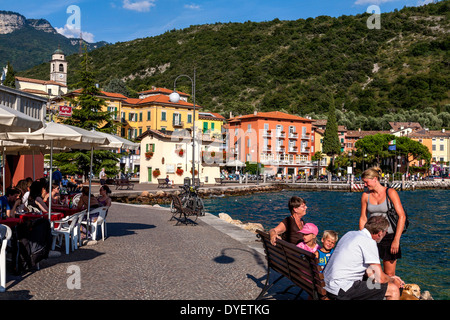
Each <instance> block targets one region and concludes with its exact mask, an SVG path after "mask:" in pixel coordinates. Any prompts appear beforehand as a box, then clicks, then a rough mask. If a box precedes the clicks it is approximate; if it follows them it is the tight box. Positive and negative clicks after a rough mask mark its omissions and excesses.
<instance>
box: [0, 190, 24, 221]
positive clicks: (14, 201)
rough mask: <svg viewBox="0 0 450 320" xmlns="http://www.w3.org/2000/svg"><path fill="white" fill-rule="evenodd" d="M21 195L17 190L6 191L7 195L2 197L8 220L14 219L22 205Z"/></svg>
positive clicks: (0, 200) (1, 200) (3, 209)
mask: <svg viewBox="0 0 450 320" xmlns="http://www.w3.org/2000/svg"><path fill="white" fill-rule="evenodd" d="M20 196H21V193H20V190H19V189H17V188H8V189H6V192H5V195H4V196H1V197H0V206H1V210H2V212H6V216H7V217H8V218H14V215H15V212H16V209H17V207H18V206H19V205H20V204H21V203H22V199H21V198H20Z"/></svg>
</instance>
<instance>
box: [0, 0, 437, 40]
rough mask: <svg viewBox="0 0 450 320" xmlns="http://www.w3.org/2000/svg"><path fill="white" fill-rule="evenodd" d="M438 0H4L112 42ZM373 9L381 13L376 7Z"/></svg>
mask: <svg viewBox="0 0 450 320" xmlns="http://www.w3.org/2000/svg"><path fill="white" fill-rule="evenodd" d="M429 2H432V0H281V1H280V0H277V1H272V0H39V1H31V0H13V1H10V0H0V10H6V11H13V12H18V13H20V14H22V15H23V16H25V17H26V18H27V19H41V18H42V19H46V20H48V21H49V22H50V24H51V25H52V26H53V27H54V28H55V29H56V30H57V31H58V32H59V33H61V34H64V35H65V36H67V37H77V38H78V37H79V35H80V30H81V33H82V35H83V39H84V40H86V41H88V42H97V41H107V42H109V43H116V42H124V41H130V40H134V39H138V38H145V37H152V36H157V35H160V34H163V33H164V32H166V31H169V30H173V29H184V28H188V27H189V26H191V25H201V24H214V23H216V22H224V23H227V22H245V21H253V22H261V21H271V20H273V19H275V18H278V19H280V20H297V19H306V18H310V17H312V18H314V17H317V16H320V15H327V16H331V17H339V16H341V15H356V14H360V13H364V12H367V11H368V8H369V7H370V6H372V5H376V6H378V8H379V10H380V12H381V13H384V12H391V11H394V10H395V9H402V8H403V7H404V6H407V7H410V6H419V5H423V4H427V3H429ZM370 12H371V13H377V12H374V11H370Z"/></svg>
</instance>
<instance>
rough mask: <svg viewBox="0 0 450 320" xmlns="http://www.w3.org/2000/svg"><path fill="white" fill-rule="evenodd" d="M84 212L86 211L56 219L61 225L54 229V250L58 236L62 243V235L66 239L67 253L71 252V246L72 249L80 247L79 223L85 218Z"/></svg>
mask: <svg viewBox="0 0 450 320" xmlns="http://www.w3.org/2000/svg"><path fill="white" fill-rule="evenodd" d="M84 214H85V211H82V212H79V213H75V214H73V215H71V216H69V217H66V218H64V219H62V220H58V221H54V223H59V226H58V227H57V228H56V229H53V231H52V235H53V242H52V250H55V246H56V239H57V238H61V240H60V245H61V242H62V237H64V240H65V245H66V254H69V248H70V249H72V251H75V250H76V249H78V238H79V237H80V232H79V224H80V221H81V220H82V219H83V216H84Z"/></svg>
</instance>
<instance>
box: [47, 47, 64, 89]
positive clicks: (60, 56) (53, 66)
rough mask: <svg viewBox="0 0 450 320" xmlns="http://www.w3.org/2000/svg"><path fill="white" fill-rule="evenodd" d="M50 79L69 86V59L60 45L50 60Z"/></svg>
mask: <svg viewBox="0 0 450 320" xmlns="http://www.w3.org/2000/svg"><path fill="white" fill-rule="evenodd" d="M50 80H52V81H56V82H59V83H61V84H63V85H65V86H67V61H66V58H65V55H64V52H63V51H62V50H61V49H60V48H59V47H58V49H57V50H56V51H55V52H53V55H52V60H51V61H50Z"/></svg>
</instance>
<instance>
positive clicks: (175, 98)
mask: <svg viewBox="0 0 450 320" xmlns="http://www.w3.org/2000/svg"><path fill="white" fill-rule="evenodd" d="M195 75H196V72H195V68H194V78H193V79H192V78H191V77H189V76H188V75H185V74H182V75H179V76H178V77H176V78H175V81H174V82H173V92H172V93H171V94H170V96H169V100H170V102H173V103H178V102H179V101H180V95H179V94H178V92H177V90H176V85H177V80H178V79H179V78H181V77H186V78H188V79H189V80H191V83H192V102H193V105H194V115H193V120H192V185H194V181H195V180H194V179H195ZM199 174H200V172H199Z"/></svg>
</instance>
